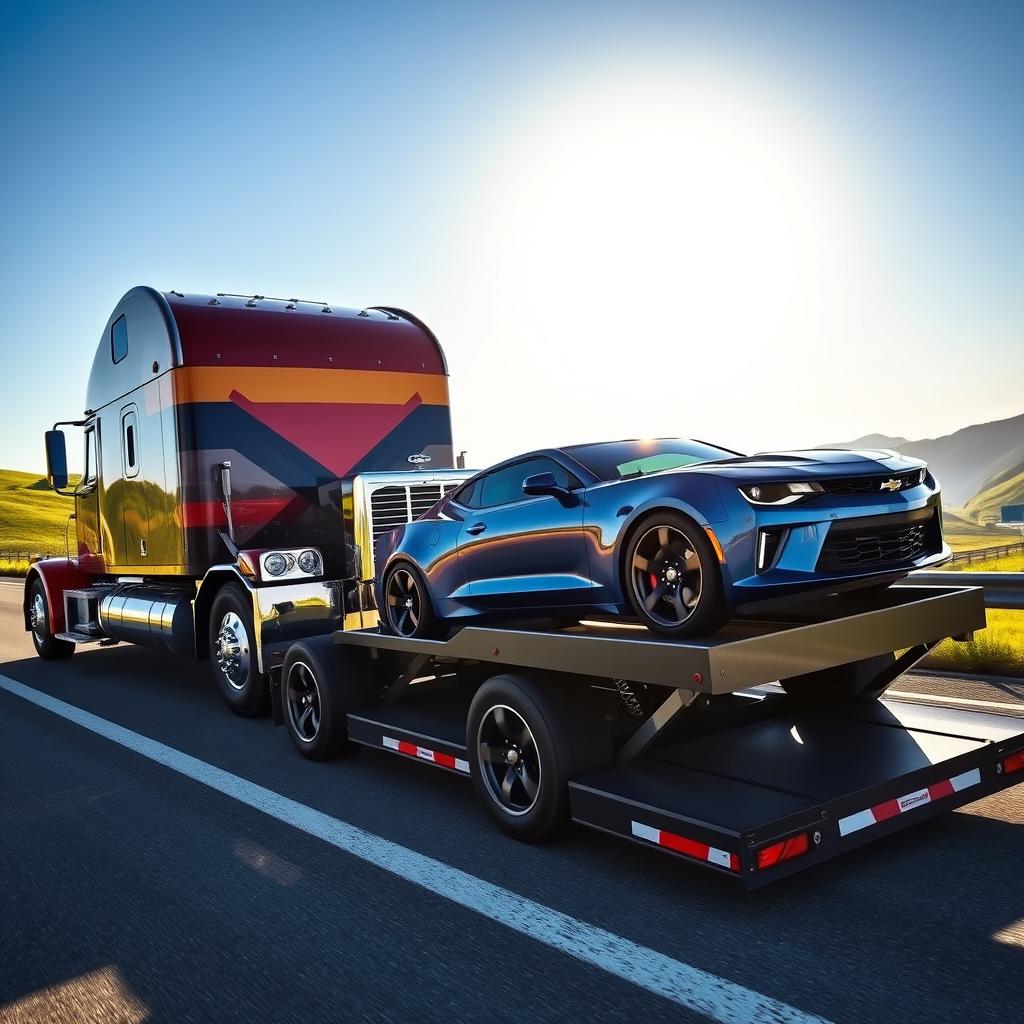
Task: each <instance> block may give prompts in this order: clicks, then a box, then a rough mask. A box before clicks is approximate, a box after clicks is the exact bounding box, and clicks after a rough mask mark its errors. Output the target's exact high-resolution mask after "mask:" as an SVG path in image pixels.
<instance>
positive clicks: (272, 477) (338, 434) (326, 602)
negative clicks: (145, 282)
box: [24, 288, 468, 715]
mask: <svg viewBox="0 0 1024 1024" xmlns="http://www.w3.org/2000/svg"><path fill="white" fill-rule="evenodd" d="M86 405H87V408H86V412H85V416H84V417H83V418H82V419H80V420H75V421H73V422H72V423H70V424H67V423H63V424H62V423H58V424H55V425H54V429H53V430H52V431H50V432H48V433H47V437H46V442H47V444H46V448H47V473H48V475H49V482H50V485H51V486H52V487H55V488H56V489H57V490H59V491H60V492H61V493H65V494H71V495H72V496H73V498H74V503H75V512H74V517H73V518H74V530H73V531H70V532H71V535H72V536H73V537H74V552H73V553H72V552H71V551H70V550H69V552H68V556H67V557H66V558H51V559H46V560H44V561H41V562H37V563H36V564H35V565H33V566H32V567H31V568H30V570H29V573H28V578H27V580H26V586H25V603H24V612H25V628H26V629H28V630H30V631H31V632H32V637H33V641H34V643H35V647H36V650H37V652H38V653H39V654H40V656H42V657H44V658H62V657H67V656H69V655H71V654H72V653H73V652H74V650H75V647H76V646H77V645H79V644H90V643H101V644H105V643H116V642H118V641H127V642H130V643H136V644H143V645H147V646H151V647H155V648H157V649H159V650H163V651H171V652H175V653H179V654H186V655H191V656H194V657H197V658H200V659H206V658H209V659H210V661H211V666H212V668H213V672H214V676H215V678H216V680H217V683H218V686H219V688H220V690H221V693H222V694H223V696H224V698H225V700H226V701H227V703H228V704H229V705H230V706H231V707H232V708H233V709H234V710H235V711H237V712H238V713H239V714H243V715H251V714H255V713H257V712H259V711H260V710H261V709H262V708H264V707H265V706H266V703H267V673H268V672H269V670H270V668H271V667H272V666H273V665H274V664H275V663H279V661H280V659H281V658H282V657H283V656H284V653H285V650H286V649H287V647H288V646H289V644H290V643H291V642H292V641H293V640H295V639H297V638H300V637H305V636H315V635H317V634H321V633H328V632H330V631H331V630H333V629H337V628H339V627H340V626H348V627H352V626H358V625H367V624H369V623H372V622H374V621H375V617H374V615H373V614H372V613H367V612H366V611H364V609H365V608H366V607H368V605H367V602H366V601H365V600H364V595H362V594H361V591H362V590H363V589H364V588H366V587H367V586H369V585H370V583H371V581H372V579H373V575H374V571H373V541H374V538H375V537H376V536H378V535H379V534H380V533H381V532H382V531H384V530H388V529H392V528H393V527H395V526H397V525H399V524H401V523H404V522H407V521H409V520H410V519H413V518H415V517H416V516H417V515H419V514H420V513H421V512H424V511H426V510H427V509H428V508H430V507H431V506H432V505H433V504H435V502H437V501H438V500H439V499H440V498H441V497H442V495H443V494H444V493H445V492H446V491H447V490H448V489H450V488H451V487H454V486H456V485H457V484H458V483H459V482H460V481H462V480H464V479H465V478H466V477H467V475H468V474H467V473H466V472H464V471H457V470H454V469H452V438H451V423H450V419H449V411H448V380H447V366H446V364H445V358H444V354H443V352H442V350H441V347H440V345H439V344H438V341H437V339H436V338H435V337H434V335H433V334H432V333H431V332H430V330H429V329H428V328H427V327H426V326H425V325H424V324H423V323H422V322H421V321H419V320H418V319H417V318H416V317H414V316H412V315H411V314H409V313H406V312H404V311H402V310H399V309H393V308H390V307H377V308H372V309H361V310H355V309H340V308H336V307H332V306H330V305H328V304H327V303H323V302H315V303H313V302H303V301H300V300H298V299H271V298H266V297H264V296H260V295H253V296H237V295H225V294H218V295H214V296H210V295H183V294H181V293H179V292H168V293H166V294H162V293H160V292H157V291H155V290H154V289H152V288H133V289H132V290H131V291H129V292H128V293H127V294H126V295H125V296H124V297H123V298H122V299H121V301H120V302H119V303H118V304H117V306H116V307H115V309H114V311H113V313H112V314H111V316H110V318H109V320H108V321H107V324H106V327H105V328H104V330H103V333H102V335H101V337H100V343H99V346H98V348H97V350H96V355H95V358H94V361H93V365H92V371H91V373H90V376H89V382H88V387H87V399H86ZM67 425H73V426H75V427H78V428H81V430H82V431H83V432H84V440H85V463H84V465H85V469H84V474H83V476H82V479H81V481H80V482H79V483H78V484H77V486H76V487H75V488H74V489H73V490H68V472H67V454H66V444H65V438H64V434H63V432H62V431H61V430H60V429H58V428H60V427H61V426H67Z"/></svg>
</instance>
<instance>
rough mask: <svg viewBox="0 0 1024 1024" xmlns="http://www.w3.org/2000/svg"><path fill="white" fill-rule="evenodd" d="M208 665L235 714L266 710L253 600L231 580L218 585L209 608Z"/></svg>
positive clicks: (267, 700) (267, 694) (250, 715)
mask: <svg viewBox="0 0 1024 1024" xmlns="http://www.w3.org/2000/svg"><path fill="white" fill-rule="evenodd" d="M210 667H211V668H212V669H213V676H214V678H215V679H216V680H217V688H218V689H219V690H220V695H221V696H222V697H223V698H224V701H225V703H226V704H227V706H228V707H229V708H231V710H232V711H234V712H235V714H236V715H241V716H242V717H243V718H254V717H256V716H257V715H261V714H263V713H264V712H266V710H267V708H268V707H269V705H270V687H269V686H268V684H267V677H266V676H265V675H264V674H263V673H262V672H260V670H259V665H258V663H257V660H256V629H255V626H254V625H253V616H252V601H251V600H250V599H249V597H248V595H246V594H245V593H243V592H242V589H241V588H240V587H238V586H235V584H233V583H228V584H225V585H224V586H223V587H221V589H220V590H219V591H218V592H217V595H216V597H214V599H213V605H212V606H211V608H210Z"/></svg>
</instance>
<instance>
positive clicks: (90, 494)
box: [75, 420, 103, 572]
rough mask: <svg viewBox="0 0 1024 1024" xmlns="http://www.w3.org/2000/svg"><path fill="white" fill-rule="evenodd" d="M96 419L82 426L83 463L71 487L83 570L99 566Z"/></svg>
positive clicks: (100, 562) (98, 568)
mask: <svg viewBox="0 0 1024 1024" xmlns="http://www.w3.org/2000/svg"><path fill="white" fill-rule="evenodd" d="M98 429H99V424H98V423H97V421H96V420H93V421H92V422H91V423H88V424H86V427H85V466H84V467H83V470H82V479H81V480H80V481H79V482H78V487H76V488H75V535H76V537H77V541H78V543H77V551H78V557H79V559H80V560H81V562H80V565H81V568H82V569H83V570H84V571H85V572H100V571H101V570H102V568H103V558H102V554H103V551H102V547H101V542H100V494H99V475H100V474H99V462H98V455H99V445H98V443H97V440H96V432H97V430H98Z"/></svg>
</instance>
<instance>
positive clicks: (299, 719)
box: [281, 636, 380, 761]
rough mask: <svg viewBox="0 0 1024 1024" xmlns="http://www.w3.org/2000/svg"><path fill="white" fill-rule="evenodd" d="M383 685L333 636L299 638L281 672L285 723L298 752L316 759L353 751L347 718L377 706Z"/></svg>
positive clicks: (320, 759) (321, 759)
mask: <svg viewBox="0 0 1024 1024" xmlns="http://www.w3.org/2000/svg"><path fill="white" fill-rule="evenodd" d="M379 697H380V685H379V682H378V680H377V678H376V677H375V676H374V675H373V674H372V673H371V672H370V670H369V666H368V665H367V664H365V663H364V662H361V661H360V660H359V658H358V655H357V654H356V653H355V652H353V651H349V650H342V649H341V648H340V647H339V646H338V645H337V644H336V643H335V642H334V641H333V640H332V639H331V638H330V637H329V636H318V637H313V638H312V639H309V640H299V641H297V642H296V643H294V644H292V646H291V647H290V648H288V653H287V654H286V655H285V659H284V666H283V668H282V669H281V702H282V704H283V709H284V724H285V727H286V728H287V729H288V735H289V736H290V737H291V740H292V743H294V744H295V748H296V750H298V752H299V753H300V754H301V755H302V756H303V757H307V758H309V759H310V760H311V761H326V760H328V759H329V758H332V757H337V756H338V755H339V754H345V753H349V752H350V751H351V750H352V749H354V744H352V743H350V742H349V738H348V721H347V718H346V716H347V715H348V713H349V712H350V711H355V710H356V709H357V708H365V707H369V706H370V705H372V704H374V703H375V702H376V701H377V700H378V699H379Z"/></svg>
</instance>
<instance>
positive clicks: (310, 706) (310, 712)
mask: <svg viewBox="0 0 1024 1024" xmlns="http://www.w3.org/2000/svg"><path fill="white" fill-rule="evenodd" d="M285 702H286V704H287V706H288V722H289V725H290V726H291V729H292V732H293V733H294V734H295V735H296V736H297V737H298V738H299V740H300V741H301V742H302V743H312V742H313V740H315V739H316V735H317V733H318V732H319V731H320V689H319V687H318V686H317V685H316V676H315V675H313V670H312V669H311V668H310V667H309V666H308V665H307V664H306V663H305V662H303V661H297V662H295V664H293V665H292V667H291V668H290V669H288V678H287V679H286V680H285Z"/></svg>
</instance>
